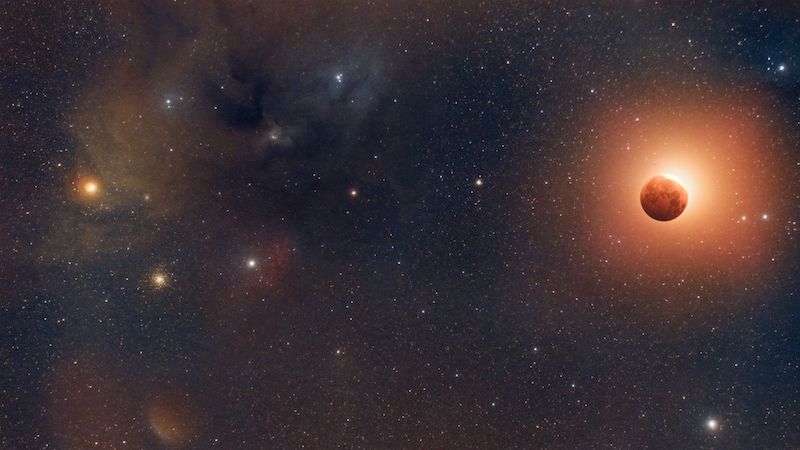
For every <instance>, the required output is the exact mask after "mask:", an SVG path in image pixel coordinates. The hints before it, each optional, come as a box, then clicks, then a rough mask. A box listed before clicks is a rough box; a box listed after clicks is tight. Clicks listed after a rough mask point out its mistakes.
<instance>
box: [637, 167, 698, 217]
mask: <svg viewBox="0 0 800 450" xmlns="http://www.w3.org/2000/svg"><path fill="white" fill-rule="evenodd" d="M640 200H641V202H642V209H644V212H646V213H647V215H648V216H650V217H652V218H653V219H655V220H660V221H662V222H667V221H670V220H673V219H675V218H677V217H678V216H680V215H681V214H682V213H683V210H685V209H686V204H687V203H689V192H688V191H687V190H686V188H685V187H684V186H683V183H682V182H681V180H680V179H679V178H678V177H676V176H674V175H670V174H661V175H656V176H654V177H653V178H651V179H650V181H648V182H647V183H645V185H644V186H643V187H642V192H641V194H640Z"/></svg>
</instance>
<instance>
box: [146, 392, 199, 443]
mask: <svg viewBox="0 0 800 450" xmlns="http://www.w3.org/2000/svg"><path fill="white" fill-rule="evenodd" d="M147 421H148V423H149V425H150V429H151V430H152V431H153V433H155V435H156V436H157V437H158V438H159V439H160V440H161V442H163V443H164V444H166V445H167V446H170V447H182V446H184V445H186V444H187V443H188V442H189V441H190V440H191V438H192V437H193V435H194V433H195V431H196V420H195V413H194V411H193V410H192V408H191V406H190V405H189V403H188V401H187V400H186V398H185V397H184V396H180V395H174V394H166V395H160V396H158V397H157V398H155V399H154V400H152V401H151V402H150V405H149V406H148V408H147Z"/></svg>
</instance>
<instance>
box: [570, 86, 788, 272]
mask: <svg viewBox="0 0 800 450" xmlns="http://www.w3.org/2000/svg"><path fill="white" fill-rule="evenodd" d="M640 104H646V105H649V106H647V107H644V108H642V107H637V106H634V105H630V106H624V107H622V108H619V109H618V110H617V111H616V112H615V113H613V114H609V113H608V111H606V112H605V113H604V114H603V119H602V120H598V128H597V130H596V132H597V142H595V143H593V145H594V146H595V149H596V150H597V155H598V158H599V157H600V156H599V155H602V160H594V161H591V169H590V170H591V174H590V177H588V179H587V180H586V186H587V192H586V193H585V196H586V204H587V205H588V211H587V221H588V222H589V225H588V226H587V227H586V231H587V234H588V237H589V243H590V248H591V251H592V256H593V257H594V259H595V260H597V261H601V262H602V263H604V264H612V265H614V266H616V267H618V268H623V269H624V271H625V272H628V273H630V272H633V271H640V272H641V271H645V272H652V271H656V272H658V271H660V272H662V273H666V272H670V271H673V272H675V271H679V272H683V271H685V270H693V271H697V270H701V269H703V270H707V271H721V272H725V271H730V270H735V269H740V268H751V269H755V268H758V267H768V265H765V263H766V262H767V261H769V260H770V258H772V257H773V256H774V251H772V250H773V249H772V248H771V247H772V246H771V245H770V239H769V236H770V234H771V233H772V232H773V231H774V230H773V228H774V227H775V226H776V224H775V223H770V222H767V221H764V220H752V221H749V222H746V223H745V222H744V221H742V220H741V218H742V217H743V216H747V217H761V216H762V215H763V214H765V213H766V212H767V211H768V212H769V214H776V215H778V216H781V215H782V214H781V211H780V207H781V202H780V196H781V195H782V192H781V185H782V184H783V182H782V181H781V161H780V157H779V156H778V153H779V150H780V149H779V148H777V146H778V144H776V142H777V141H776V140H775V138H774V136H775V135H776V134H777V130H774V129H772V128H771V125H770V120H769V118H768V117H767V115H768V113H765V111H768V110H769V108H768V107H766V106H765V105H764V104H762V103H760V102H757V101H752V100H751V99H746V98H744V99H738V100H737V101H732V100H726V99H723V98H708V97H707V98H705V99H703V100H699V99H696V100H680V99H676V100H674V101H672V102H668V103H664V102H641V103H640ZM661 173H670V174H673V175H675V176H676V177H678V178H679V179H680V180H682V182H683V184H684V186H685V187H686V189H687V191H688V193H689V202H688V205H687V207H686V210H685V211H684V212H683V214H681V215H680V216H679V217H677V218H676V219H674V220H672V221H669V222H659V221H655V220H652V219H651V218H650V217H648V216H647V214H645V212H644V211H643V210H642V207H641V204H640V197H639V196H640V191H641V188H642V186H643V185H644V183H646V182H647V181H648V179H650V178H651V177H653V176H654V175H657V174H661Z"/></svg>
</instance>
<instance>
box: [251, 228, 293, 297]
mask: <svg viewBox="0 0 800 450" xmlns="http://www.w3.org/2000/svg"><path fill="white" fill-rule="evenodd" d="M255 248H256V252H255V254H256V256H254V257H251V258H249V259H248V260H247V266H248V268H249V269H251V270H252V272H253V274H252V275H253V277H252V280H253V281H254V284H255V285H256V286H261V287H267V288H269V287H274V286H276V285H277V284H278V283H280V281H281V280H282V279H283V278H284V277H285V276H286V274H287V273H288V272H289V271H290V270H291V264H292V255H293V253H294V241H293V240H292V238H291V237H290V236H289V234H288V233H276V234H275V235H273V236H271V237H269V238H266V239H263V240H262V241H259V243H258V244H257V245H256V246H255Z"/></svg>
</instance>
